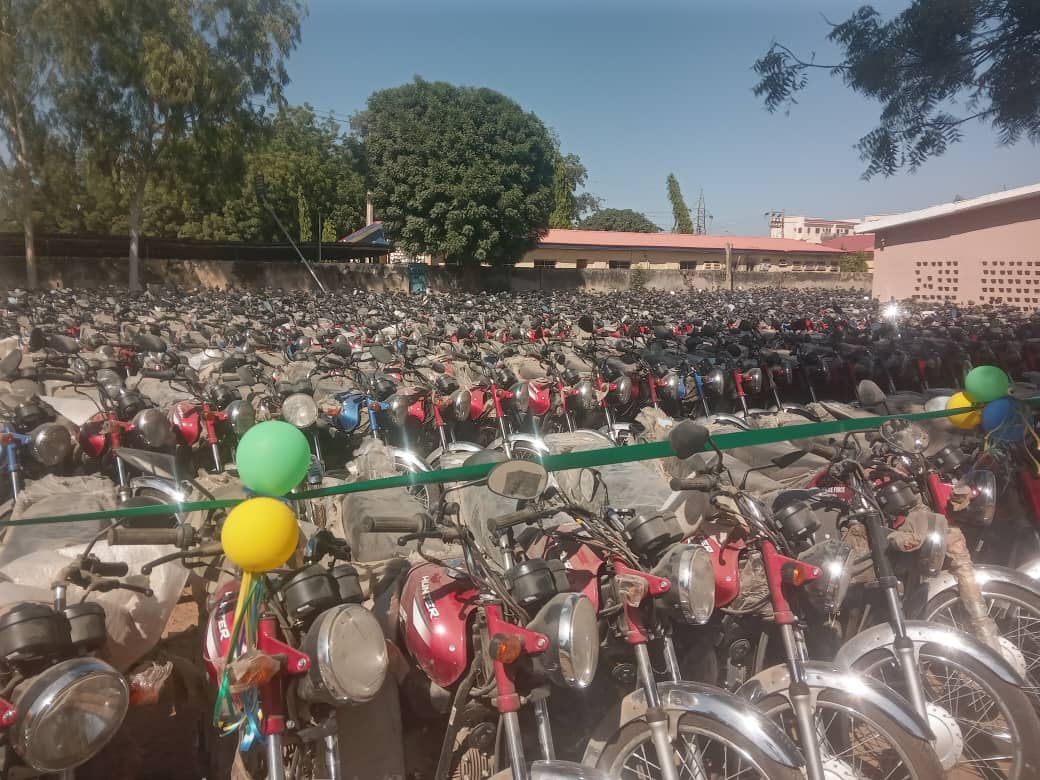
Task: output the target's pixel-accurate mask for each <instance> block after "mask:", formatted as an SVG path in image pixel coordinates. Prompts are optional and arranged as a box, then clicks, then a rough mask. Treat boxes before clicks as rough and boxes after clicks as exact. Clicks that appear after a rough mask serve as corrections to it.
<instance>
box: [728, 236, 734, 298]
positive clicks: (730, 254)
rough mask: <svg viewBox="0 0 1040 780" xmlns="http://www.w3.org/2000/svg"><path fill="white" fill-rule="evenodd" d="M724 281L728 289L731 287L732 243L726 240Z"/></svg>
mask: <svg viewBox="0 0 1040 780" xmlns="http://www.w3.org/2000/svg"><path fill="white" fill-rule="evenodd" d="M726 282H727V286H728V287H729V289H731V290H732V289H733V244H731V243H730V242H729V241H727V242H726Z"/></svg>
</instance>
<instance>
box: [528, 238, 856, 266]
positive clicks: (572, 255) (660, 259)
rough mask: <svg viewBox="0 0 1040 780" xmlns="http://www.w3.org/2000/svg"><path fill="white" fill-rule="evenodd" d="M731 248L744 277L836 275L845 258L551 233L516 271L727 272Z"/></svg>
mask: <svg viewBox="0 0 1040 780" xmlns="http://www.w3.org/2000/svg"><path fill="white" fill-rule="evenodd" d="M727 244H729V247H730V256H731V258H732V260H733V264H734V266H735V268H736V269H737V270H743V271H826V272H830V271H838V270H840V269H839V260H840V258H841V256H842V255H843V254H845V253H844V252H842V251H841V250H840V249H832V248H830V247H825V246H818V245H815V244H808V243H805V242H803V241H791V240H788V239H777V238H763V237H762V236H750V237H749V236H708V235H689V234H684V233H624V232H619V231H618V232H615V231H608V230H550V231H548V232H547V233H546V234H545V236H544V237H543V238H542V240H541V241H540V242H539V243H538V246H537V247H536V248H535V249H533V250H532V251H530V252H528V253H527V254H526V255H525V256H524V257H523V259H522V260H521V261H520V262H519V263H517V267H518V268H525V267H526V268H589V269H597V268H598V269H610V268H615V269H628V268H648V269H661V270H674V271H723V270H725V268H726V245H727Z"/></svg>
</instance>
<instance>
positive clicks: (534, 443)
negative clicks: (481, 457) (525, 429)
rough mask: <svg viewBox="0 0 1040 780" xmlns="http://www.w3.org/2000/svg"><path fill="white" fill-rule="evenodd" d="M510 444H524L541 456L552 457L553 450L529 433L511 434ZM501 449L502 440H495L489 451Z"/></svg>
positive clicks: (489, 446)
mask: <svg viewBox="0 0 1040 780" xmlns="http://www.w3.org/2000/svg"><path fill="white" fill-rule="evenodd" d="M509 443H510V445H514V444H522V445H524V446H525V447H529V448H531V449H532V450H534V451H535V452H537V453H538V454H539V455H552V450H550V449H549V445H548V444H546V443H545V441H544V440H543V439H542V438H541V437H540V436H533V435H531V434H529V433H511V434H509ZM501 448H502V440H501V439H495V440H494V441H493V442H491V444H489V445H488V446H487V449H489V450H497V449H501ZM481 449H483V448H481Z"/></svg>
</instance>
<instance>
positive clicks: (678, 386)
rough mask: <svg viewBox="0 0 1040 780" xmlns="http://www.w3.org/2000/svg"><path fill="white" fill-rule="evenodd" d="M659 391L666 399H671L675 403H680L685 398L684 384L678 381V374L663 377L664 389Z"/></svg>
mask: <svg viewBox="0 0 1040 780" xmlns="http://www.w3.org/2000/svg"><path fill="white" fill-rule="evenodd" d="M661 389H662V391H663V394H664V396H665V397H666V398H671V399H672V400H675V401H681V400H682V399H683V398H685V397H686V384H685V383H684V382H683V381H682V379H680V377H679V375H678V374H669V375H668V376H667V377H665V380H664V387H663V388H661Z"/></svg>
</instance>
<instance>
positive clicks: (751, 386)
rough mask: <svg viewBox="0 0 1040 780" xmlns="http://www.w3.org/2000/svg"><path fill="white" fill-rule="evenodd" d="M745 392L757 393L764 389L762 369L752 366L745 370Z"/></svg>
mask: <svg viewBox="0 0 1040 780" xmlns="http://www.w3.org/2000/svg"><path fill="white" fill-rule="evenodd" d="M743 381H744V392H745V393H750V394H751V395H755V394H756V393H758V392H759V391H761V389H762V369H761V368H752V369H751V370H750V371H745V372H744V377H743Z"/></svg>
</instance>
